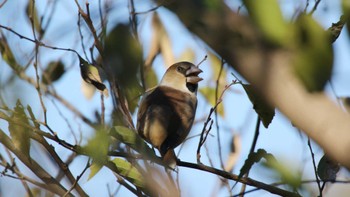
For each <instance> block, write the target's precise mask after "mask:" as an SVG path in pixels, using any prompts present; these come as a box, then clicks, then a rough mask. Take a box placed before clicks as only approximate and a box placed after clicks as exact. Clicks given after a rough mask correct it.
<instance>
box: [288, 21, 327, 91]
mask: <svg viewBox="0 0 350 197" xmlns="http://www.w3.org/2000/svg"><path fill="white" fill-rule="evenodd" d="M296 28H297V37H296V39H297V42H296V44H297V47H296V48H295V52H296V54H297V56H296V60H295V64H294V70H295V73H296V75H297V76H298V77H299V79H300V80H301V81H302V82H303V84H304V85H305V87H306V88H307V89H308V90H309V91H311V92H312V91H322V90H323V88H324V86H325V84H326V83H327V81H328V80H329V78H330V77H331V74H332V67H333V48H332V45H331V42H330V40H331V38H330V35H329V34H328V33H327V31H325V30H324V29H323V28H322V27H321V26H320V25H319V24H318V23H317V22H316V21H315V20H314V19H313V18H312V17H311V16H309V15H300V16H299V17H298V18H297V20H296Z"/></svg>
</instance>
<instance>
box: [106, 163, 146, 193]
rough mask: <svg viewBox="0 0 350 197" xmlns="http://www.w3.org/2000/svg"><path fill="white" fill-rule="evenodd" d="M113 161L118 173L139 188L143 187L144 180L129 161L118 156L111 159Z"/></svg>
mask: <svg viewBox="0 0 350 197" xmlns="http://www.w3.org/2000/svg"><path fill="white" fill-rule="evenodd" d="M113 163H114V164H115V166H116V167H117V170H118V171H119V173H120V175H122V176H123V177H125V178H126V179H127V180H128V181H130V182H131V183H133V184H134V185H135V186H137V187H139V188H144V187H145V185H146V184H145V180H144V177H143V176H142V174H141V173H140V172H139V171H138V170H137V168H135V167H134V166H133V165H132V164H131V163H130V162H128V161H125V160H123V159H120V158H115V159H113Z"/></svg>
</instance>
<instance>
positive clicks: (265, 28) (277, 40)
mask: <svg viewBox="0 0 350 197" xmlns="http://www.w3.org/2000/svg"><path fill="white" fill-rule="evenodd" d="M243 2H244V4H245V6H246V8H247V10H248V12H249V15H250V16H251V18H252V20H253V21H254V22H255V24H256V25H257V26H258V28H259V29H260V30H261V32H262V33H263V34H264V36H265V38H266V39H267V40H268V41H269V42H270V43H271V44H274V45H286V44H287V42H289V41H290V39H289V37H290V36H291V34H290V29H289V26H288V24H287V23H286V22H285V21H284V19H283V15H282V12H281V9H280V8H279V4H278V1H277V0H258V1H256V0H244V1H243Z"/></svg>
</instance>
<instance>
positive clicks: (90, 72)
mask: <svg viewBox="0 0 350 197" xmlns="http://www.w3.org/2000/svg"><path fill="white" fill-rule="evenodd" d="M78 57H79V66H80V74H81V77H82V78H83V80H84V81H85V82H86V83H88V84H91V85H93V86H95V88H97V89H98V90H100V91H101V92H102V93H103V95H104V96H105V97H108V96H109V93H108V89H107V87H106V85H105V84H103V82H102V80H101V77H100V72H99V70H98V69H97V67H96V66H94V65H92V64H89V63H88V62H87V61H85V60H84V59H83V58H82V57H80V55H78Z"/></svg>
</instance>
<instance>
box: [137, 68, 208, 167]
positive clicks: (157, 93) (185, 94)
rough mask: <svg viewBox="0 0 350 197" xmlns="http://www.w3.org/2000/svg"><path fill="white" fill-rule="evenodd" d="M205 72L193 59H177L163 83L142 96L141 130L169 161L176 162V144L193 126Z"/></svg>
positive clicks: (141, 134)
mask: <svg viewBox="0 0 350 197" xmlns="http://www.w3.org/2000/svg"><path fill="white" fill-rule="evenodd" d="M201 72H202V70H200V69H199V68H197V67H196V66H195V65H193V64H192V63H189V62H179V63H176V64H174V65H172V66H170V67H169V68H168V70H167V71H166V73H165V74H164V76H163V78H162V80H161V82H160V84H159V85H158V86H157V87H156V88H154V89H151V90H150V91H148V92H146V93H145V95H144V96H143V98H142V100H141V103H140V108H139V111H138V115H137V130H138V133H139V135H140V136H141V137H143V138H144V139H145V140H146V141H147V142H149V143H150V144H152V145H153V146H154V147H155V148H157V149H158V150H159V152H160V154H161V156H162V157H163V160H164V162H165V164H167V165H174V163H175V162H176V156H175V154H174V148H176V147H177V146H178V145H179V144H181V143H182V142H183V141H184V140H185V138H186V137H187V135H188V133H189V132H190V130H191V127H192V124H193V120H194V117H195V113H196V108H197V96H196V94H197V89H198V82H199V81H201V80H202V78H200V77H198V74H199V73H201Z"/></svg>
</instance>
